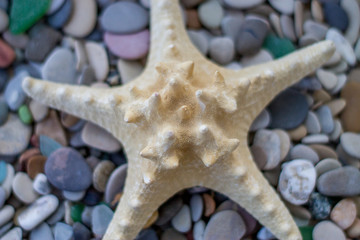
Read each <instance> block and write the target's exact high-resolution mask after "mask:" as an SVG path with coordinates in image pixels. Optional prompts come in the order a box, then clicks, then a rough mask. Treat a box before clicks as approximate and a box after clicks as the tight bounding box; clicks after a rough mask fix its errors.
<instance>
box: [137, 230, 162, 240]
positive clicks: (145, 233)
mask: <svg viewBox="0 0 360 240" xmlns="http://www.w3.org/2000/svg"><path fill="white" fill-rule="evenodd" d="M135 240H159V238H158V237H157V235H156V232H155V230H153V229H151V228H148V229H144V230H142V231H141V232H140V233H139V234H138V236H137V237H136V238H135Z"/></svg>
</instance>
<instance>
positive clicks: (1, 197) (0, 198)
mask: <svg viewBox="0 0 360 240" xmlns="http://www.w3.org/2000/svg"><path fill="white" fill-rule="evenodd" d="M5 200H6V192H5V189H4V188H3V187H1V186H0V208H2V207H3V206H4V203H5Z"/></svg>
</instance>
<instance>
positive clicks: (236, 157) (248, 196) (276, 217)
mask: <svg viewBox="0 0 360 240" xmlns="http://www.w3.org/2000/svg"><path fill="white" fill-rule="evenodd" d="M240 148H241V150H240V151H239V150H238V151H236V152H234V154H233V156H232V158H233V160H231V161H232V164H228V166H223V167H221V168H217V169H214V171H215V172H214V173H213V176H216V179H215V180H214V181H211V180H210V181H208V182H206V184H205V186H206V187H208V188H211V189H214V190H215V191H218V192H221V193H223V194H225V195H226V196H228V197H229V198H230V199H232V200H233V201H235V202H237V203H238V204H240V205H241V206H242V207H243V208H245V209H246V210H247V211H248V212H249V213H250V214H252V215H253V216H254V217H255V218H256V219H257V220H258V221H259V222H260V223H261V224H263V225H264V226H265V227H267V228H268V229H269V230H270V231H271V232H272V233H273V234H274V235H275V236H276V237H277V238H279V239H281V240H301V239H302V237H301V234H300V232H299V230H298V228H297V226H296V224H295V222H294V220H293V219H292V217H291V215H290V213H289V211H288V210H287V208H286V207H285V205H284V204H283V203H282V201H281V200H280V198H279V196H278V195H277V194H276V192H275V191H274V189H273V188H272V187H271V186H270V185H269V183H268V182H267V181H266V179H265V178H264V177H263V176H262V174H261V172H260V171H259V170H258V168H257V167H256V165H255V163H254V162H253V160H252V157H251V154H250V152H249V150H248V148H247V146H246V145H245V144H243V145H242V146H240Z"/></svg>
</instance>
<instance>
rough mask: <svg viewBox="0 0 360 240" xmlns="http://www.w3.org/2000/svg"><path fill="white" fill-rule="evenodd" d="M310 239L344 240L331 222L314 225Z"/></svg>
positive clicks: (342, 234)
mask: <svg viewBox="0 0 360 240" xmlns="http://www.w3.org/2000/svg"><path fill="white" fill-rule="evenodd" d="M312 237H313V239H314V240H323V239H327V240H345V239H346V237H345V234H344V232H343V231H342V230H341V229H340V228H339V227H338V226H336V225H335V224H334V223H333V222H331V221H322V222H319V223H318V224H316V225H315V227H314V230H313V234H312Z"/></svg>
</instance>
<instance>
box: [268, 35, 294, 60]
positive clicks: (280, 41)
mask: <svg viewBox="0 0 360 240" xmlns="http://www.w3.org/2000/svg"><path fill="white" fill-rule="evenodd" d="M263 48H265V49H267V50H268V51H269V52H270V53H271V54H272V55H273V57H274V58H275V59H277V58H280V57H283V56H286V55H287V54H289V53H291V52H293V51H295V46H294V45H293V43H292V42H291V41H290V40H289V39H287V38H279V37H277V36H276V35H274V34H268V35H267V36H266V38H265V40H264V43H263Z"/></svg>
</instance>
